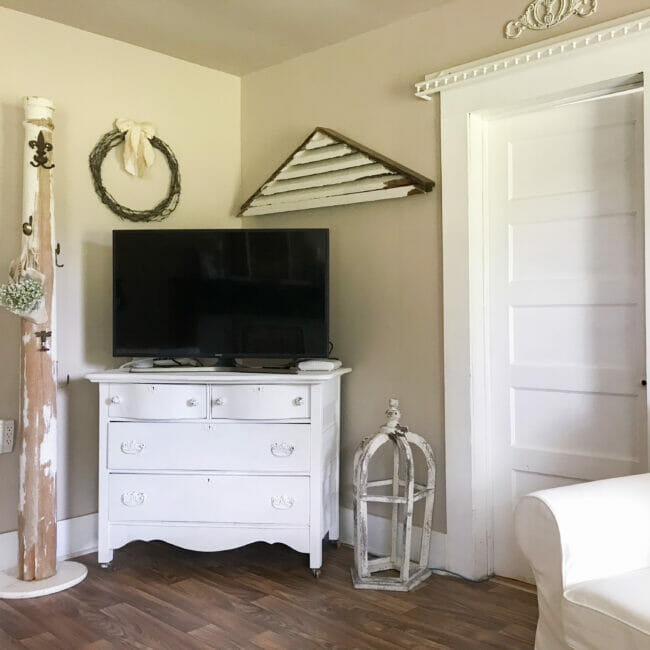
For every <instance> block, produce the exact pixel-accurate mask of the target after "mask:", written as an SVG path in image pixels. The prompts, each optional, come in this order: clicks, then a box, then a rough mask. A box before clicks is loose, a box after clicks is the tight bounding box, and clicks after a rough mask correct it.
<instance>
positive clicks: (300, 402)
mask: <svg viewBox="0 0 650 650" xmlns="http://www.w3.org/2000/svg"><path fill="white" fill-rule="evenodd" d="M293 403H294V404H295V405H296V406H302V405H303V404H304V403H305V400H304V398H303V397H296V399H294V400H293Z"/></svg>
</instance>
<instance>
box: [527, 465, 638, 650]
mask: <svg viewBox="0 0 650 650" xmlns="http://www.w3.org/2000/svg"><path fill="white" fill-rule="evenodd" d="M515 526H516V532H517V539H518V541H519V545H520V546H521V549H522V551H523V552H524V555H525V556H526V557H527V558H528V560H529V562H530V564H531V566H532V568H533V572H534V574H535V581H536V583H537V597H538V602H539V621H538V623H537V635H536V637H535V648H536V650H561V649H562V648H573V649H579V650H598V649H603V650H642V649H643V650H649V649H650V474H639V475H635V476H625V477H621V478H614V479H607V480H604V481H593V482H591V483H581V484H578V485H571V486H567V487H561V488H555V489H552V490H542V491H540V492H534V493H533V494H529V495H527V496H525V497H524V498H523V499H522V500H521V501H520V502H519V504H518V506H517V509H516V513H515Z"/></svg>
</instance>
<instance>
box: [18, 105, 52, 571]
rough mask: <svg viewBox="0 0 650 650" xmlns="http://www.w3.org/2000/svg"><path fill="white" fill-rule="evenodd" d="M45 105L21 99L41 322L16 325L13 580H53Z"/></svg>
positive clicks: (26, 218) (27, 248) (25, 242)
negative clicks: (40, 280) (16, 459)
mask: <svg viewBox="0 0 650 650" xmlns="http://www.w3.org/2000/svg"><path fill="white" fill-rule="evenodd" d="M53 112H54V106H53V104H52V103H51V102H49V101H48V100H46V99H42V98H38V97H28V98H27V99H26V100H25V121H24V122H23V124H24V126H25V146H24V159H25V164H24V168H23V225H22V231H23V234H22V250H23V256H22V257H23V259H25V258H26V257H27V258H28V259H29V258H31V260H32V263H33V264H35V265H37V267H36V268H37V270H38V271H39V272H40V273H41V274H42V275H43V298H44V305H43V308H44V310H45V314H46V316H45V318H46V320H44V321H43V322H41V323H34V322H33V321H31V320H28V319H26V318H23V319H22V337H21V369H20V381H21V387H20V388H21V390H20V398H21V403H20V424H21V426H20V430H21V432H22V433H21V439H20V444H21V447H20V498H19V504H18V578H20V580H43V579H44V578H50V577H51V576H53V575H54V574H55V573H56V322H55V318H56V314H55V308H56V305H55V302H54V300H53V298H54V197H53V195H52V169H53V167H54V163H53V162H52V158H53V156H52V153H53V146H52V132H53V130H54V123H53V121H52V115H53Z"/></svg>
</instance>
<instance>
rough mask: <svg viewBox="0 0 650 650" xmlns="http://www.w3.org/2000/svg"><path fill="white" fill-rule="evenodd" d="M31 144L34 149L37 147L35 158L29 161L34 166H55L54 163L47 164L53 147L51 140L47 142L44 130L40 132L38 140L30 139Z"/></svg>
mask: <svg viewBox="0 0 650 650" xmlns="http://www.w3.org/2000/svg"><path fill="white" fill-rule="evenodd" d="M29 146H30V148H32V149H36V153H35V154H34V160H30V161H29V164H30V165H31V166H32V167H43V168H44V169H52V167H54V165H53V164H52V165H48V164H47V154H48V152H49V151H52V149H53V147H52V145H51V144H50V143H49V142H45V136H44V135H43V131H39V132H38V137H37V138H36V140H30V141H29Z"/></svg>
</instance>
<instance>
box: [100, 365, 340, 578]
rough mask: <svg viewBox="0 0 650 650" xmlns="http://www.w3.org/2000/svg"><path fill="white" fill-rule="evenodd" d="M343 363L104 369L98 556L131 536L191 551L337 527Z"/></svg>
mask: <svg viewBox="0 0 650 650" xmlns="http://www.w3.org/2000/svg"><path fill="white" fill-rule="evenodd" d="M348 372H350V370H349V369H347V368H340V369H338V370H336V371H334V372H331V373H301V374H266V373H264V374H262V373H255V374H251V373H239V372H183V371H174V372H147V373H141V372H138V373H132V372H129V371H126V370H113V371H107V372H99V373H93V374H90V375H88V377H87V378H88V379H89V380H90V381H92V382H95V383H98V384H99V543H98V560H99V562H100V563H102V564H107V563H109V562H110V561H111V560H112V559H113V550H114V549H116V548H120V547H121V546H123V545H124V544H127V543H128V542H130V541H133V540H146V541H148V540H154V539H159V540H164V541H167V542H170V543H171V544H175V545H176V546H181V547H183V548H188V549H193V550H197V551H219V550H224V549H228V548H234V547H237V546H242V545H244V544H249V543H251V542H257V541H264V542H269V543H275V542H281V543H283V544H287V545H288V546H290V547H291V548H294V549H295V550H296V551H299V552H301V553H309V566H310V568H311V569H312V570H313V571H314V574H315V575H318V571H319V569H320V567H321V564H322V540H323V537H324V536H325V535H326V534H328V533H329V538H330V539H331V540H337V539H338V537H339V505H338V504H339V433H340V381H341V379H340V378H341V376H342V375H344V374H346V373H348Z"/></svg>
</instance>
